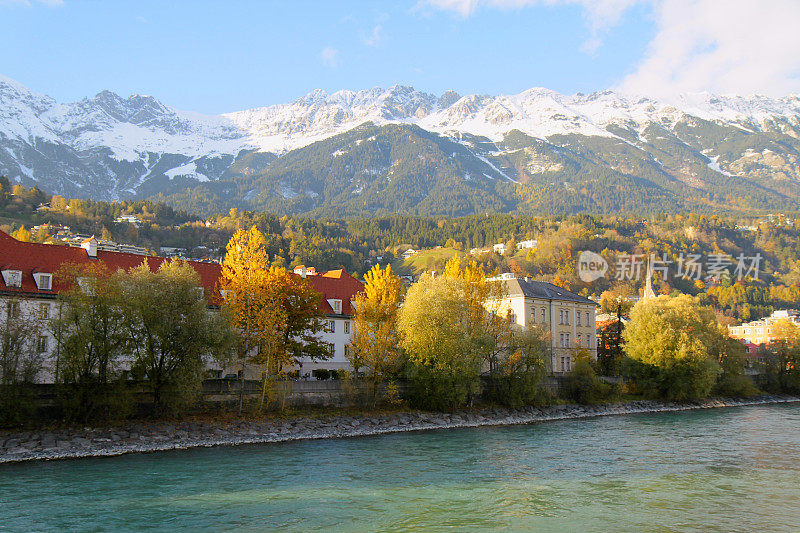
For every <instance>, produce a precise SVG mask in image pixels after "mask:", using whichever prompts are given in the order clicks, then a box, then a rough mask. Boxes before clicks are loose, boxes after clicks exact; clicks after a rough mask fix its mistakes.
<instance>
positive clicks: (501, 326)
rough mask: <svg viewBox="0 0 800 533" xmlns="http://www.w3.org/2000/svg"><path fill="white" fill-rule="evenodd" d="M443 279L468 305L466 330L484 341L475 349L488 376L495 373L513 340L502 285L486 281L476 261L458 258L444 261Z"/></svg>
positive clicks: (499, 282) (497, 282)
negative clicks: (450, 282) (455, 287)
mask: <svg viewBox="0 0 800 533" xmlns="http://www.w3.org/2000/svg"><path fill="white" fill-rule="evenodd" d="M444 277H447V278H450V279H452V280H455V281H457V282H458V283H460V284H461V286H462V291H463V292H464V297H465V298H466V304H467V315H466V317H465V319H466V321H467V328H468V329H469V330H470V331H473V332H475V334H476V335H477V336H480V337H482V338H483V342H481V343H480V344H479V345H476V348H477V349H479V350H480V357H481V359H482V360H483V362H484V363H485V365H486V366H487V367H488V369H489V372H490V374H494V373H495V372H496V371H497V368H498V358H499V357H501V354H502V352H503V351H507V350H508V349H509V347H510V344H511V340H512V320H511V314H510V313H509V309H507V308H506V307H505V304H504V299H505V296H506V295H507V289H506V287H505V285H504V284H503V283H502V282H501V281H498V280H489V279H488V278H487V276H486V273H485V272H484V270H483V267H482V266H479V265H478V264H477V263H476V262H475V261H472V262H470V263H466V264H465V263H463V262H462V261H461V258H459V257H453V258H452V259H450V260H449V261H448V262H447V265H446V266H445V269H444Z"/></svg>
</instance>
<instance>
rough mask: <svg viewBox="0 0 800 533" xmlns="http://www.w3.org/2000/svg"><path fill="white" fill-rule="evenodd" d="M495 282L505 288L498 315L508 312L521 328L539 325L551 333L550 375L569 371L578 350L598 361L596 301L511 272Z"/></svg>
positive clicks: (498, 306) (498, 307)
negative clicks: (498, 282)
mask: <svg viewBox="0 0 800 533" xmlns="http://www.w3.org/2000/svg"><path fill="white" fill-rule="evenodd" d="M494 279H496V280H499V281H501V282H502V283H503V284H504V285H505V288H506V296H505V297H504V300H503V302H502V303H500V304H499V305H497V309H498V310H499V312H501V313H509V316H510V319H511V320H512V321H513V322H514V323H515V324H517V325H519V326H521V327H523V328H527V327H529V326H535V325H541V326H544V327H545V328H546V329H547V330H548V331H549V332H550V339H551V347H552V361H551V364H552V366H551V369H552V371H553V372H555V373H563V372H569V371H570V370H571V369H572V367H573V364H574V363H575V361H574V358H575V352H576V349H579V348H582V349H585V350H587V351H588V352H589V354H590V356H591V357H592V359H596V358H597V335H596V331H597V328H596V322H595V313H596V309H597V306H598V305H597V303H596V302H594V301H593V300H590V299H589V298H584V297H583V296H579V295H577V294H575V293H573V292H570V291H568V290H566V289H563V288H561V287H558V286H556V285H553V284H552V283H547V282H545V281H533V280H529V279H527V278H525V279H519V278H517V277H516V276H515V275H514V274H511V273H508V274H502V275H501V276H500V277H499V278H494Z"/></svg>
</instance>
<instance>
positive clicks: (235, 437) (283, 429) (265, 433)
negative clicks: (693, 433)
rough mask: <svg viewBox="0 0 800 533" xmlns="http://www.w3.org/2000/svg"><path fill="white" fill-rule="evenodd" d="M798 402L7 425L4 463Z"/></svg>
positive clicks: (0, 445)
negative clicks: (27, 427)
mask: <svg viewBox="0 0 800 533" xmlns="http://www.w3.org/2000/svg"><path fill="white" fill-rule="evenodd" d="M798 401H800V398H795V397H787V396H761V397H758V398H753V399H748V400H738V399H713V400H706V401H701V402H693V403H687V404H677V403H668V402H656V401H634V402H627V403H622V404H607V405H590V406H582V405H553V406H547V407H524V408H521V409H485V410H479V411H461V412H455V413H425V412H400V413H391V414H378V415H373V416H336V417H320V418H297V419H264V420H237V421H232V422H199V421H185V422H138V423H131V424H126V425H124V426H119V427H113V428H72V429H60V430H51V431H0V463H9V462H18V461H31V460H51V459H70V458H78V457H100V456H111V455H122V454H126V453H137V452H155V451H164V450H175V449H185V448H196V447H210V446H231V445H237V444H256V443H265V442H285V441H292V440H300V439H325V438H334V437H357V436H366V435H378V434H382V433H395V432H400V431H419V430H429V429H443V428H460V427H476V426H494V425H511V424H530V423H535V422H545V421H548V420H562V419H568V418H586V417H594V416H608V415H620V414H634V413H650V412H660V411H683V410H689V409H708V408H713V407H734V406H743V405H756V404H769V403H785V402H798Z"/></svg>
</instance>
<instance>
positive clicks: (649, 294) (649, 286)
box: [642, 255, 656, 300]
mask: <svg viewBox="0 0 800 533" xmlns="http://www.w3.org/2000/svg"><path fill="white" fill-rule="evenodd" d="M655 297H656V293H655V291H654V290H653V256H652V255H650V258H649V259H648V260H647V280H646V281H645V287H644V294H643V295H642V299H643V300H649V299H651V298H655Z"/></svg>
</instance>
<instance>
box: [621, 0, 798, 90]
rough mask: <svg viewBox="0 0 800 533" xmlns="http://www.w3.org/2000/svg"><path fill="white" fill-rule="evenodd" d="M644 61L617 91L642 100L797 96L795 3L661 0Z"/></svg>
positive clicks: (780, 0)
mask: <svg viewBox="0 0 800 533" xmlns="http://www.w3.org/2000/svg"><path fill="white" fill-rule="evenodd" d="M655 15H656V20H657V23H658V32H657V34H656V36H655V38H654V39H653V40H652V41H651V42H650V44H649V46H648V49H647V52H646V54H645V57H644V59H643V61H642V62H641V63H640V64H639V65H637V66H636V68H635V70H634V72H633V73H632V74H630V75H629V76H627V77H626V78H625V79H624V80H623V81H622V82H621V83H620V84H619V87H620V88H621V89H623V90H626V91H631V92H637V93H642V94H655V95H662V96H668V95H670V94H675V93H679V92H697V91H708V92H715V93H739V94H752V93H762V94H767V95H772V96H780V95H785V94H787V93H790V92H797V91H800V55H799V54H798V53H797V51H798V50H800V32H798V27H800V3H799V2H797V1H796V0H759V1H758V2H754V1H752V0H664V1H663V2H660V3H659V4H658V5H657V6H656V7H655Z"/></svg>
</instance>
